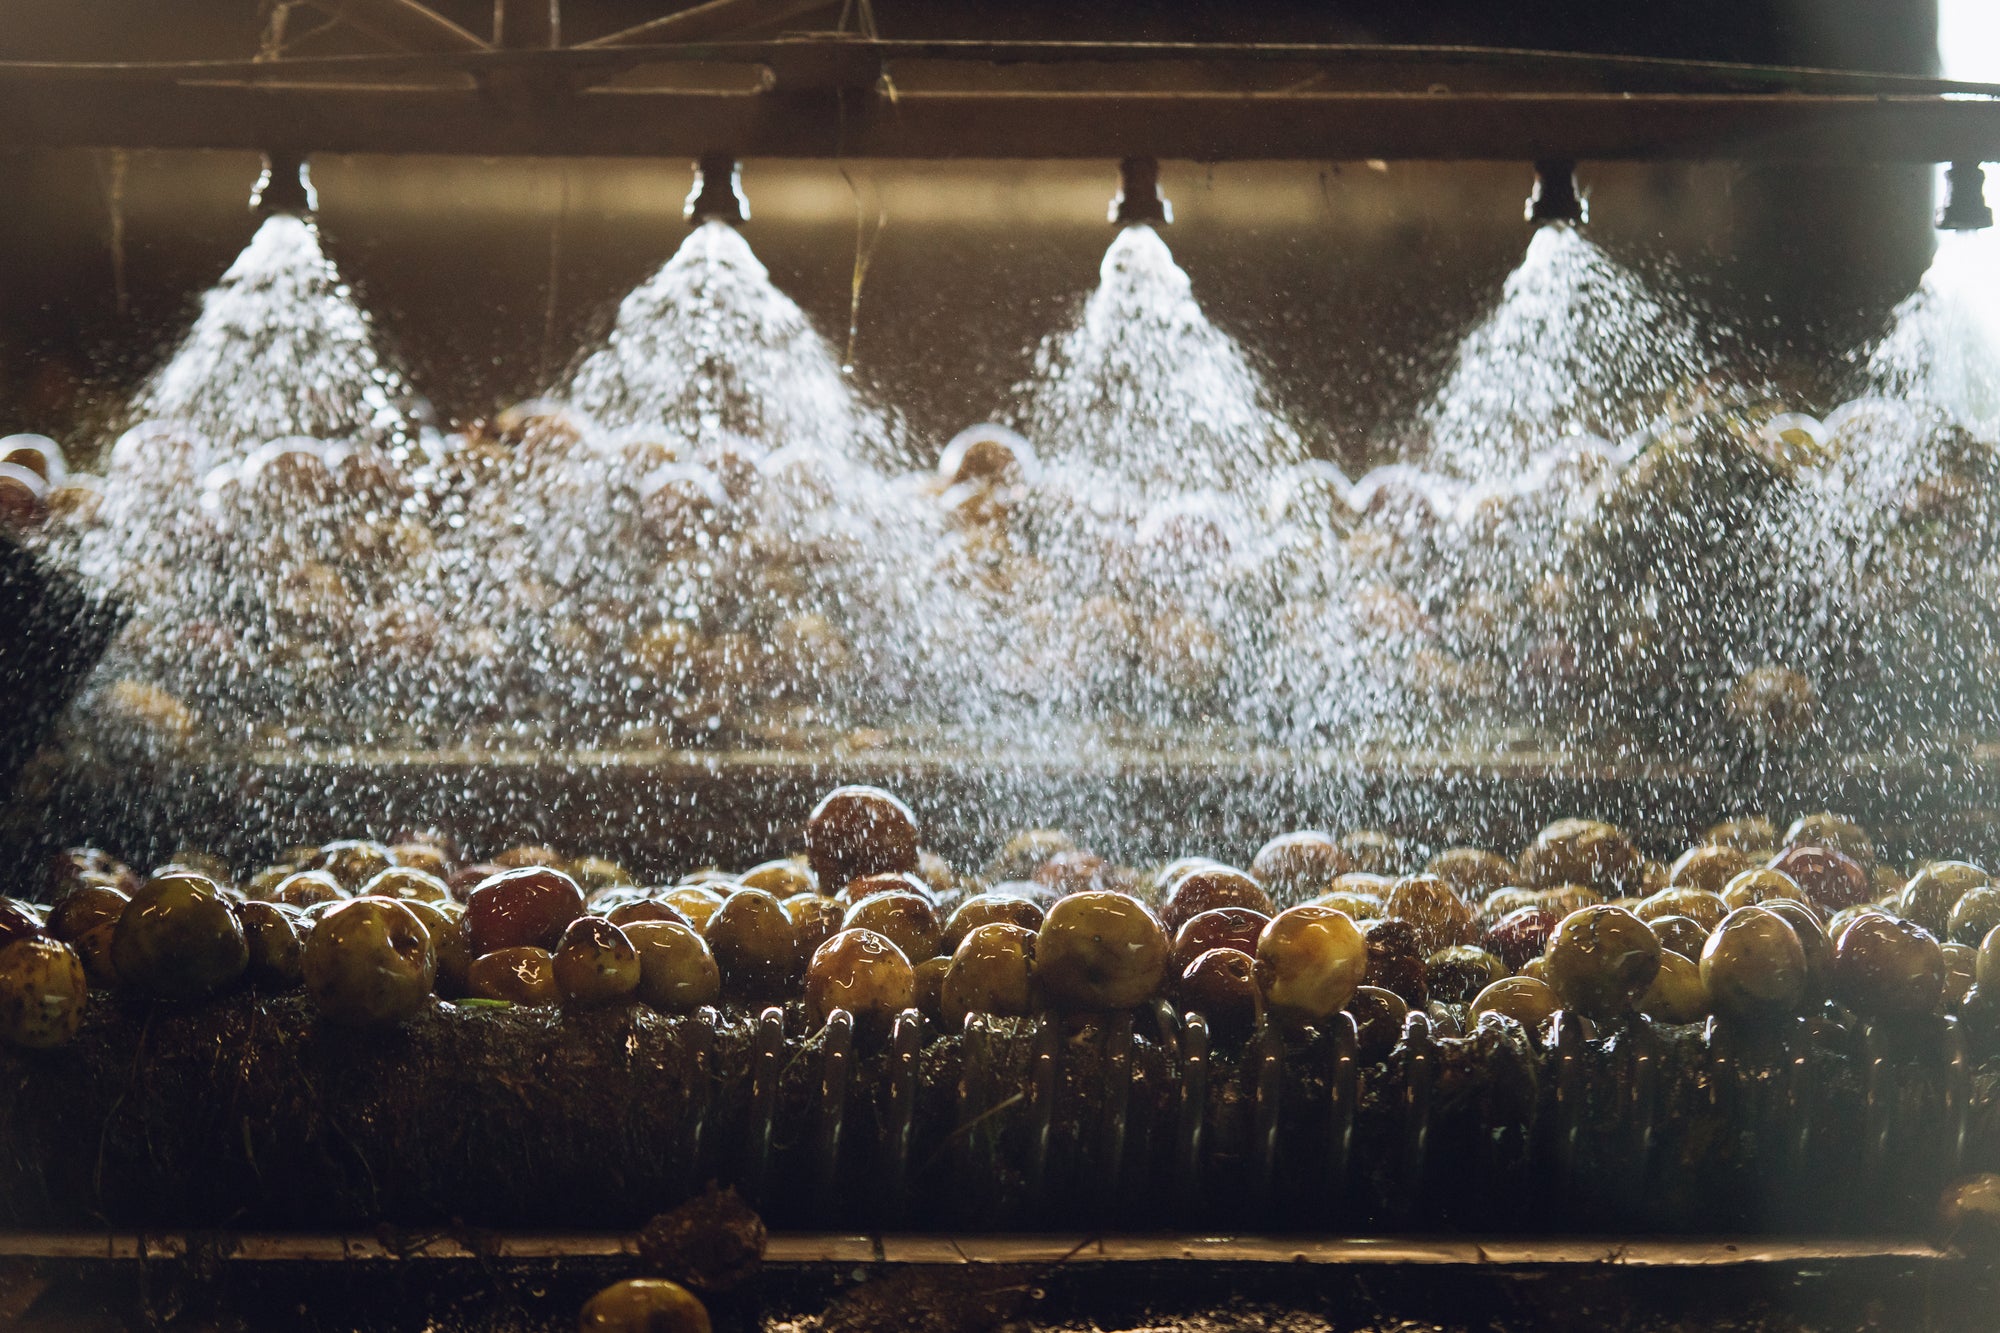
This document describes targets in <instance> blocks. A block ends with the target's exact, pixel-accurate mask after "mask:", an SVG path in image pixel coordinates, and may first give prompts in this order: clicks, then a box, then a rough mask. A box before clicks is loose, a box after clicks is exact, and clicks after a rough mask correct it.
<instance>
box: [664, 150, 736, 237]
mask: <svg viewBox="0 0 2000 1333" xmlns="http://www.w3.org/2000/svg"><path fill="white" fill-rule="evenodd" d="M681 216H682V217H684V218H686V219H687V221H688V225H689V226H691V227H698V226H700V225H701V224H702V223H704V222H709V221H715V222H727V223H728V224H729V225H730V226H732V227H740V226H742V225H743V224H744V223H745V222H747V221H749V220H750V201H749V200H748V199H745V198H744V197H743V168H742V166H741V165H740V164H738V162H737V161H736V158H735V157H734V156H733V155H732V154H729V153H703V154H702V155H701V156H700V157H699V158H696V159H695V164H694V189H692V190H690V191H689V192H688V197H687V203H686V204H684V205H683V206H682V207H681Z"/></svg>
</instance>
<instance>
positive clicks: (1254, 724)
mask: <svg viewBox="0 0 2000 1333" xmlns="http://www.w3.org/2000/svg"><path fill="white" fill-rule="evenodd" d="M1035 366H1036V375H1035V377H1034V378H1033V379H1032V380H1031V381H1030V382H1028V383H1027V384H1025V385H1023V386H1021V389H1020V393H1021V399H1022V402H1021V408H1020V411H1019V412H1018V414H1017V417H1016V420H1017V421H1018V422H1019V423H1020V425H1021V426H1022V428H1023V429H1024V430H1025V431H1026V432H1027V433H1028V434H1029V435H1030V436H1031V437H1032V438H1033V440H1034V442H1035V445H1036V447H1037V449H1038V451H1039V455H1040V457H1039V463H1038V465H1037V466H1036V467H1035V468H1034V469H1032V470H1031V471H1030V472H1029V473H1028V474H1027V475H1025V476H1024V477H1023V478H1021V479H1018V480H1016V481H1015V482H1013V483H1011V484H1008V485H1002V486H991V487H986V488H983V489H976V490H975V493H974V494H971V495H965V496H962V497H961V498H960V499H959V501H958V510H957V512H958V513H959V514H960V516H961V528H962V531H963V532H964V535H965V539H966V541H967V543H968V546H969V548H970V549H972V550H975V551H979V552H985V553H990V552H994V551H998V552H1001V553H1002V554H1001V556H1000V557H999V558H998V559H997V561H995V562H994V564H995V568H994V569H993V570H992V572H991V573H990V577H989V582H990V584H991V585H992V586H993V587H994V588H995V589H996V591H995V593H994V595H993V597H992V598H991V599H990V601H989V605H988V614H989V615H990V616H991V617H992V618H993V619H994V620H995V621H996V622H997V623H998V624H999V625H1000V627H1001V628H1000V631H999V638H1000V639H1001V641H1002V642H1004V643H1006V644H1008V645H1010V651H1009V652H1008V653H1007V654H1006V655H1005V657H1004V659H1003V662H1002V669H1001V671H999V672H998V673H996V678H995V684H996V687H997V688H998V689H999V691H1000V692H1001V693H1002V695H1003V696H1005V697H1006V698H1007V699H1008V700H1009V701H1010V702H1011V706H1012V707H1013V708H1014V709H1016V710H1017V711H1018V710H1020V709H1022V708H1026V709H1027V710H1029V711H1030V712H1031V713H1033V714H1037V715H1039V716H1042V717H1044V718H1060V719H1064V720H1066V721H1068V722H1075V721H1077V720H1083V721H1087V722H1095V723H1098V724H1101V725H1104V726H1108V727H1112V728H1115V729H1118V730H1119V731H1120V733H1121V734H1123V735H1126V736H1128V737H1129V736H1130V734H1131V731H1130V729H1132V728H1137V729H1138V730H1139V732H1140V734H1143V735H1149V736H1151V737H1153V738H1166V739H1169V740H1173V741H1177V742H1186V741H1190V740H1193V739H1195V738H1198V737H1200V736H1203V735H1211V736H1220V735H1222V734H1227V735H1228V736H1231V737H1233V738H1234V739H1233V740H1232V741H1229V742H1225V743H1230V744H1240V743H1245V742H1247V743H1252V744H1254V743H1258V742H1260V741H1280V742H1285V743H1290V742H1298V741H1307V742H1311V741H1315V740H1318V739H1323V738H1324V737H1326V736H1327V735H1329V734H1331V733H1332V732H1333V731H1335V730H1337V729H1341V728H1347V729H1348V737H1349V738H1350V739H1351V738H1352V736H1353V732H1352V728H1353V726H1354V725H1356V724H1357V722H1358V721H1359V720H1360V719H1363V718H1366V717H1375V718H1379V717H1381V716H1383V715H1385V714H1386V713H1387V712H1389V711H1393V709H1394V705H1393V704H1392V703H1390V702H1389V700H1391V699H1401V698H1402V697H1403V695H1402V693H1401V689H1400V686H1401V678H1402V675H1403V672H1402V666H1403V664H1404V663H1406V662H1407V661H1408V660H1409V655H1408V650H1410V649H1411V648H1412V647H1413V646H1414V644H1413V642H1412V640H1411V639H1410V637H1409V636H1410V634H1411V633H1412V632H1413V630H1414V628H1415V626H1414V622H1415V620H1417V619H1420V617H1412V616H1409V615H1407V614H1405V612H1406V608H1405V606H1404V605H1403V603H1402V602H1401V600H1400V599H1399V597H1398V595H1397V594H1396V593H1394V592H1393V591H1392V590H1389V589H1386V588H1381V587H1376V586H1373V585H1370V584H1369V583H1367V581H1366V580H1362V581H1359V582H1357V579H1356V576H1355V573H1354V571H1353V566H1352V561H1351V560H1350V557H1349V552H1348V550H1347V547H1346V546H1345V544H1344V543H1345V541H1346V537H1347V533H1348V528H1349V526H1350V524H1351V521H1352V518H1353V515H1352V512H1351V509H1350V499H1351V497H1350V488H1349V485H1348V482H1347V480H1346V478H1345V477H1343V476H1341V475H1340V472H1339V469H1337V468H1335V467H1334V466H1332V465H1331V464H1328V463H1324V462H1316V461H1312V460H1310V459H1308V457H1307V452H1308V451H1307V447H1306V443H1305V441H1304V440H1303V438H1302V436H1301V434H1300V432H1299V430H1298V429H1297V428H1296V427H1295V426H1293V425H1292V424H1291V423H1290V422H1288V421H1287V420H1286V419H1285V417H1284V416H1283V415H1282V414H1281V413H1280V412H1279V411H1278V410H1277V409H1276V407H1275V406H1274V404H1273V403H1272V400H1271V396H1270V394H1269V392H1268V391H1267V389H1266V387H1265V385H1264V383H1263V380H1262V377H1261V376H1260V375H1259V374H1258V373H1257V371H1256V370H1255V368H1254V367H1253V366H1252V365H1251V364H1250V360H1249V358H1248V357H1247V356H1246V354H1245V353H1244V351H1243V349H1242V348H1241V347H1239V346H1238V345H1237V344H1236V343H1235V342H1234V341H1233V340H1232V339H1231V338H1230V337H1229V336H1228V335H1227V334H1225V333H1223V332H1222V331H1220V330H1219V329H1217V328H1216V327H1215V326H1214V325H1213V324H1211V323H1210V322H1209V320H1208V319H1207V317H1206V316H1205V315H1204V314H1203V313H1202V310H1201V308H1200V306H1199V305H1198V304H1197V303H1196V301H1195V300H1194V297H1193V292H1192V284H1191V283H1190V280H1189V278H1188V275H1187V274H1186V273H1185V272H1184V271H1183V270H1182V269H1181V268H1180V267H1179V266H1178V265H1176V264H1175V263H1174V261H1173V257H1172V255H1171V254H1170V253H1169V252H1168V250H1167V247H1166V245H1165V244H1164V242H1163V241H1162V240H1161V239H1160V237H1159V235H1158V233H1157V232H1155V231H1154V230H1153V229H1152V228H1151V227H1148V226H1143V225H1141V226H1130V227H1127V228H1125V229H1124V230H1122V231H1121V232H1120V233H1119V234H1118V236H1117V238H1116V239H1115V240H1114V241H1113V242H1112V244H1111V246H1110V249H1109V250H1108V252H1107V253H1106V255H1105V259H1104V263H1103V265H1102V268H1101V271H1100V282H1099V285H1098V287H1097V289H1096V291H1095V292H1094V293H1092V295H1091V296H1090V297H1089V299H1088V300H1087V301H1086V302H1085V304H1084V307H1083V311H1082V314H1081V316H1080V317H1079V319H1078V320H1077V322H1076V323H1075V324H1074V325H1073V326H1072V327H1071V328H1069V329H1067V330H1064V331H1062V332H1060V333H1057V334H1055V335H1052V336H1051V337H1049V338H1047V339H1046V340H1044V342H1043V343H1042V344H1041V347H1040V349H1039V351H1038V353H1037V355H1036V358H1035ZM963 489H964V488H958V490H963ZM956 493H957V492H956V491H955V492H953V494H956ZM1062 734H1065V735H1068V734H1072V733H1071V731H1070V730H1069V729H1068V728H1067V727H1066V728H1065V729H1064V731H1063V733H1062Z"/></svg>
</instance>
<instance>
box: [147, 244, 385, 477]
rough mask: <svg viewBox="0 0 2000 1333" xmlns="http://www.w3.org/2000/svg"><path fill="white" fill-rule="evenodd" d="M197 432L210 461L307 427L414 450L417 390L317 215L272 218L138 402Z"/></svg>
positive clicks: (321, 435)
mask: <svg viewBox="0 0 2000 1333" xmlns="http://www.w3.org/2000/svg"><path fill="white" fill-rule="evenodd" d="M133 410H134V413H135V416H136V417H137V418H138V419H139V420H147V421H156V422H166V423H170V424H172V425H173V426H175V427H177V428H179V429H180V430H182V431H184V432H186V433H188V434H189V435H190V436H191V437H192V438H193V439H195V440H197V441H199V442H200V444H201V446H202V448H203V451H204V457H205V459H206V460H208V461H211V462H226V461H230V460H233V459H237V458H241V457H243V456H244V455H245V454H247V453H249V452H250V451H251V450H252V449H255V448H256V447H257V446H259V445H261V444H263V443H265V442H266V441H268V440H274V439H279V438H282V437H285V436H292V435H301V436H309V437H312V438H316V439H325V440H349V441H355V442H360V443H367V444H370V445H376V446H383V447H387V448H389V449H391V450H392V452H396V453H398V454H399V456H406V454H407V449H408V445H409V443H410V439H411V434H412V425H411V421H410V414H411V411H412V399H411V395H410V392H409V390H408V388H407V386H406V385H405V384H404V383H403V381H402V378H401V376H399V375H398V374H397V373H396V372H395V371H394V370H393V369H391V368H390V367H389V366H388V365H386V364H385V363H384V362H383V360H382V358H381V357H380V356H379V355H378V354H377V352H376V350H375V348H374V345H373V344H372V342H371V341H370V331H369V326H368V318H367V316H366V315H364V314H363V313H362V311H361V308H360V307H359V306H358V305H356V304H355V302H354V298H353V294H352V293H351V292H350V291H349V290H348V287H347V285H346V283H344V282H343V281H341V278H340V274H339V272H338V271H337V270H335V268H334V266H333V264H332V263H331V262H330V261H329V260H328V259H327V257H326V255H325V254H324V253H323V252H322V251H321V249H320V243H319V234H318V232H317V230H316V229H315V228H314V226H313V224H312V223H311V222H310V221H307V220H305V219H303V218H298V217H293V216H290V215H288V214H279V215H276V216H273V217H269V218H266V219H265V220H264V223H263V225H261V226H260V227H258V229H257V234H256V236H255V237H253V238H252V239H251V242H250V244H249V245H247V246H245V247H244V249H243V253H242V254H240V255H238V256H237V257H236V262H235V263H233V264H231V265H230V266H229V270H228V271H227V272H226V273H224V274H223V275H222V281H221V282H220V283H218V284H217V285H216V286H215V287H214V288H213V289H211V290H210V291H209V292H208V294H207V295H206V296H204V297H203V298H202V303H201V315H200V316H199V317H198V318H197V319H196V320H195V323H194V327H193V328H192V329H190V330H189V331H188V333H187V336H186V337H185V338H183V339H182V340H181V342H180V345H179V346H178V347H176V348H175V349H174V353H173V355H172V356H171V357H169V358H168V360H167V363H166V364H165V365H164V366H162V367H161V368H160V369H159V371H158V372H157V373H155V374H154V376H153V377H152V379H151V380H149V381H148V382H147V383H146V386H145V387H144V389H142V390H141V391H140V393H139V396H138V398H137V400H136V402H135V403H134V404H133Z"/></svg>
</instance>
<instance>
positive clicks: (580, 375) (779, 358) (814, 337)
mask: <svg viewBox="0 0 2000 1333" xmlns="http://www.w3.org/2000/svg"><path fill="white" fill-rule="evenodd" d="M562 396H563V397H565V398H566V399H567V401H568V402H569V403H570V404H571V405H572V406H573V407H575V408H576V409H578V410H579V411H581V412H583V413H585V414H587V415H588V416H589V417H591V418H592V419H593V420H594V421H595V422H596V423H597V424H598V425H599V426H600V427H602V428H603V429H605V430H607V431H610V432H613V433H615V434H619V435H623V436H647V437H652V438H658V437H662V436H664V437H665V438H670V439H674V440H683V441H690V442H703V441H707V442H717V441H724V440H753V441H761V442H763V444H764V446H765V447H766V448H776V447H777V446H779V445H781V444H794V443H804V444H811V445H816V446H820V447H823V448H828V449H831V450H833V451H834V452H837V453H840V454H842V455H845V456H849V457H857V458H865V459H869V460H871V461H877V462H880V461H884V460H886V459H887V458H888V457H889V456H890V455H891V454H892V451H893V430H892V427H893V423H892V422H891V421H890V419H889V418H888V417H887V416H885V415H884V414H883V413H880V412H878V411H875V410H874V409H872V408H870V407H869V406H867V405H866V404H865V403H864V402H863V401H862V400H861V399H860V397H859V396H858V395H857V394H856V393H855V390H854V386H853V385H852V384H851V383H850V381H849V380H848V378H847V376H846V375H845V374H844V373H843V372H842V370H841V366H840V361H839V359H838V358H837V357H836V356H835V355H834V351H833V348H832V346H831V345H830V344H828V343H827V341H826V340H825V339H824V338H823V337H821V336H820V334H819V332H818V331H817V330H816V329H814V328H813V326H812V322H811V321H810V320H809V319H807V318H806V315H805V312H804V311H803V310H801V309H799V307H798V305H797V304H796V303H795V302H793V301H792V300H791V298H789V297H787V296H786V295H785V294H784V293H783V292H781V291H779V290H778V289H777V287H776V286H774V285H773V284H772V282H771V278H770V274H769V272H768V271H766V269H765V268H764V266H763V264H761V263H759V262H758V260H757V257H756V255H755V254H753V253H752V252H751V250H750V246H749V243H748V242H746V241H745V240H744V239H743V236H742V234H741V233H739V232H738V231H737V230H736V229H735V228H734V227H732V226H730V225H729V224H727V223H725V222H720V221H709V222H704V223H702V224H701V225H700V226H698V227H696V228H695V229H694V230H693V231H692V232H690V233H689V234H688V237H687V239H686V240H685V241H684V242H682V244H681V247H680V249H679V250H678V251H676V252H675V254H674V257H673V258H672V259H670V260H668V261H667V262H666V263H665V264H664V265H662V266H661V268H660V270H659V271H658V272H657V273H655V274H654V275H653V276H652V277H651V278H650V279H648V280H647V281H646V282H644V283H642V284H641V285H640V286H639V287H637V288H635V289H634V290H633V291H632V292H631V294H630V295H628V296H626V298H625V299H624V301H623V302H622V303H621V304H620V305H619V307H618V316H617V321H616V323H615V325H614V326H613V328H612V330H611V334H610V336H609V337H608V338H607V339H606V340H605V343H604V346H603V347H602V348H600V349H599V350H597V351H596V352H594V353H592V354H591V355H590V356H589V357H588V358H587V359H586V360H585V361H584V362H583V364H582V365H581V366H580V367H579V368H578V369H577V371H576V374H575V375H574V376H573V377H572V378H571V380H570V382H569V384H568V386H567V388H566V390H565V392H564V394H563V395H562Z"/></svg>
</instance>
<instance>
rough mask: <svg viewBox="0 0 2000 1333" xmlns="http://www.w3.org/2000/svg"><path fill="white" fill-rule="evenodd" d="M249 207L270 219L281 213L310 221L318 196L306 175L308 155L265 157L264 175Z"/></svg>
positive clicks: (278, 153) (288, 152)
mask: <svg viewBox="0 0 2000 1333" xmlns="http://www.w3.org/2000/svg"><path fill="white" fill-rule="evenodd" d="M250 207H251V208H252V209H254V210H255V211H256V212H257V213H258V214H259V215H260V216H262V217H267V218H268V217H272V216H274V215H276V214H279V213H289V214H291V215H292V216H294V217H302V218H303V217H311V216H312V215H313V213H314V212H315V211H316V210H317V209H318V208H319V195H318V194H317V193H316V192H315V191H314V190H313V187H312V177H311V175H310V174H308V172H307V171H306V155H305V154H304V153H299V152H293V151H291V150H289V149H280V150H276V151H273V152H268V153H266V154H264V171H263V174H262V175H260V176H258V177H257V188H256V189H254V190H252V191H251V192H250Z"/></svg>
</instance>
